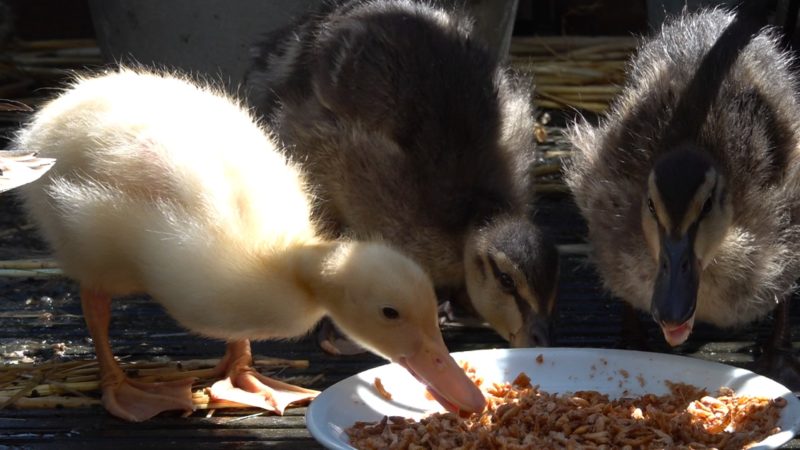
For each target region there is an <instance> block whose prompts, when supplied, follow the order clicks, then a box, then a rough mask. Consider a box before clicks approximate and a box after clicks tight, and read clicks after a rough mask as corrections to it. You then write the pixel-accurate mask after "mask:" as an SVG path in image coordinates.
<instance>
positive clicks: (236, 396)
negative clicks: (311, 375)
mask: <svg viewBox="0 0 800 450" xmlns="http://www.w3.org/2000/svg"><path fill="white" fill-rule="evenodd" d="M252 363H253V356H252V353H251V352H250V342H249V341H246V340H244V341H236V342H231V343H229V344H228V350H227V352H226V353H225V357H224V358H223V359H222V361H220V363H219V365H217V371H219V372H221V373H222V374H224V377H225V378H223V379H222V380H219V381H217V382H216V383H214V384H213V385H212V386H211V397H212V398H213V399H215V400H228V401H231V402H236V403H241V404H243V405H249V406H254V407H256V408H262V409H265V410H267V411H272V412H275V413H277V414H281V415H282V414H283V411H284V410H285V409H286V407H287V406H289V405H290V404H294V403H307V402H309V401H310V400H312V399H314V397H316V396H317V395H318V394H319V391H315V390H312V389H305V388H302V387H299V386H293V385H291V384H288V383H284V382H282V381H278V380H275V379H272V378H269V377H266V376H264V375H261V374H260V373H258V372H256V371H255V370H254V369H253V368H252V367H251V365H252Z"/></svg>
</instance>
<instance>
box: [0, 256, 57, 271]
mask: <svg viewBox="0 0 800 450" xmlns="http://www.w3.org/2000/svg"><path fill="white" fill-rule="evenodd" d="M56 268H58V263H57V262H55V261H54V260H52V259H12V260H7V261H0V269H19V270H31V269H56Z"/></svg>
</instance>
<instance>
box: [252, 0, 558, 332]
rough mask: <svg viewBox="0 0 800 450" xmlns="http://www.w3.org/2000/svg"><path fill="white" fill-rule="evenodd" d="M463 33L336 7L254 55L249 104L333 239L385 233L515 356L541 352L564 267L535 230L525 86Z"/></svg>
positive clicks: (398, 6) (410, 15)
mask: <svg viewBox="0 0 800 450" xmlns="http://www.w3.org/2000/svg"><path fill="white" fill-rule="evenodd" d="M471 29H472V21H471V19H470V18H468V17H467V16H465V15H463V14H461V13H459V12H457V11H446V10H444V9H439V8H436V7H434V6H432V5H430V4H429V3H427V2H418V1H410V0H397V1H387V0H371V1H364V0H358V1H350V2H344V3H343V2H332V3H329V4H328V5H327V6H326V7H325V8H324V9H323V11H320V12H318V13H316V14H313V15H310V16H308V17H306V18H304V19H302V20H301V21H299V22H298V23H296V24H294V25H293V26H292V27H291V28H290V29H289V30H280V31H278V32H276V33H274V34H272V35H271V36H268V37H267V40H266V42H264V43H262V44H261V45H260V46H258V47H257V48H256V49H255V55H254V56H255V61H254V67H253V69H252V71H251V72H250V74H249V75H248V79H247V89H248V91H249V98H250V99H251V103H252V104H253V105H254V107H255V109H256V110H257V111H258V112H259V113H261V114H262V115H263V116H265V117H267V118H268V119H269V120H270V122H271V123H272V125H273V128H274V129H275V130H276V132H277V134H278V136H279V138H280V139H281V140H282V141H283V142H284V143H285V145H286V147H287V149H288V152H289V153H290V155H291V157H292V158H293V159H294V160H296V161H298V162H299V163H300V164H302V165H303V166H304V168H305V170H306V171H307V173H308V174H309V176H310V180H311V182H312V184H314V185H315V186H316V187H317V189H316V195H317V204H316V209H315V211H314V213H315V216H316V218H317V219H318V220H319V221H320V222H321V223H323V224H324V226H325V228H326V232H327V233H328V234H329V235H332V236H341V235H351V236H380V237H381V238H382V239H384V240H385V241H387V242H388V243H391V244H392V245H394V246H395V247H397V248H398V249H401V250H402V251H404V252H406V253H407V254H408V255H410V256H411V257H413V258H414V259H415V260H416V261H417V262H419V263H420V264H421V265H422V266H423V267H424V268H425V269H426V271H427V273H428V274H429V275H430V277H431V278H432V280H433V281H434V284H435V285H436V287H437V290H438V291H439V292H450V293H451V294H450V295H452V298H456V299H461V301H462V303H461V304H462V306H464V307H465V308H467V309H473V310H474V311H476V312H477V313H478V314H479V315H480V316H481V317H482V318H483V319H485V320H486V321H488V323H489V324H490V325H491V326H492V327H493V328H494V329H495V330H496V331H497V332H498V333H499V334H500V336H502V337H503V338H505V339H506V340H508V341H510V342H511V344H512V345H513V346H517V347H520V346H534V345H546V344H547V343H548V342H549V333H550V331H549V329H550V325H549V323H550V320H549V319H550V316H551V314H552V312H553V308H554V305H555V300H556V285H557V283H556V280H557V278H558V255H557V251H556V248H555V246H554V244H553V243H552V241H551V240H550V239H549V238H548V237H547V236H546V235H545V234H544V233H543V232H542V230H541V229H540V228H539V227H538V226H537V225H535V224H534V223H533V222H532V221H531V219H530V217H531V214H532V209H531V198H530V196H531V180H530V179H529V166H530V164H531V162H532V160H533V158H534V151H535V145H534V139H533V135H532V133H533V115H532V111H531V101H530V100H531V99H530V81H529V80H526V79H520V78H518V77H516V76H515V75H512V74H511V73H510V72H509V71H508V70H507V69H506V68H505V67H503V66H502V65H500V64H499V63H498V61H497V60H496V57H494V56H492V55H491V53H490V52H489V51H488V50H487V48H486V46H485V45H484V44H483V43H482V42H480V41H479V40H476V39H475V38H474V36H473V35H472V34H471ZM465 298H468V300H464V299H465Z"/></svg>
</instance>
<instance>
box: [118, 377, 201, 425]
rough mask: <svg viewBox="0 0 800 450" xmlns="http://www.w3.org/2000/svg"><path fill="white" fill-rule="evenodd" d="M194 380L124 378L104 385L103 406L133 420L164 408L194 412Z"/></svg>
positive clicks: (123, 417)
mask: <svg viewBox="0 0 800 450" xmlns="http://www.w3.org/2000/svg"><path fill="white" fill-rule="evenodd" d="M193 381H194V380H193V379H191V378H187V379H183V380H176V381H168V382H158V383H144V382H141V381H135V380H131V379H129V378H127V377H126V378H124V379H122V380H121V381H119V382H116V383H113V384H108V385H105V386H103V406H104V407H105V408H106V410H108V412H110V413H111V414H113V415H115V416H117V417H119V418H122V419H125V420H129V421H132V422H141V421H143V420H147V419H150V418H151V417H154V416H156V415H157V414H159V413H161V412H164V411H172V410H183V411H192V410H193V409H194V405H193V403H192V383H193Z"/></svg>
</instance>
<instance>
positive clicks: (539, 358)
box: [536, 353, 544, 364]
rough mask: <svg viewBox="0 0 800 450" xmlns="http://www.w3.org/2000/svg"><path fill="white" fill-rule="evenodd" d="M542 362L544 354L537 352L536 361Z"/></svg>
mask: <svg viewBox="0 0 800 450" xmlns="http://www.w3.org/2000/svg"><path fill="white" fill-rule="evenodd" d="M543 362H544V355H543V354H541V353H539V356H537V357H536V363H537V364H541V363H543Z"/></svg>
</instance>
